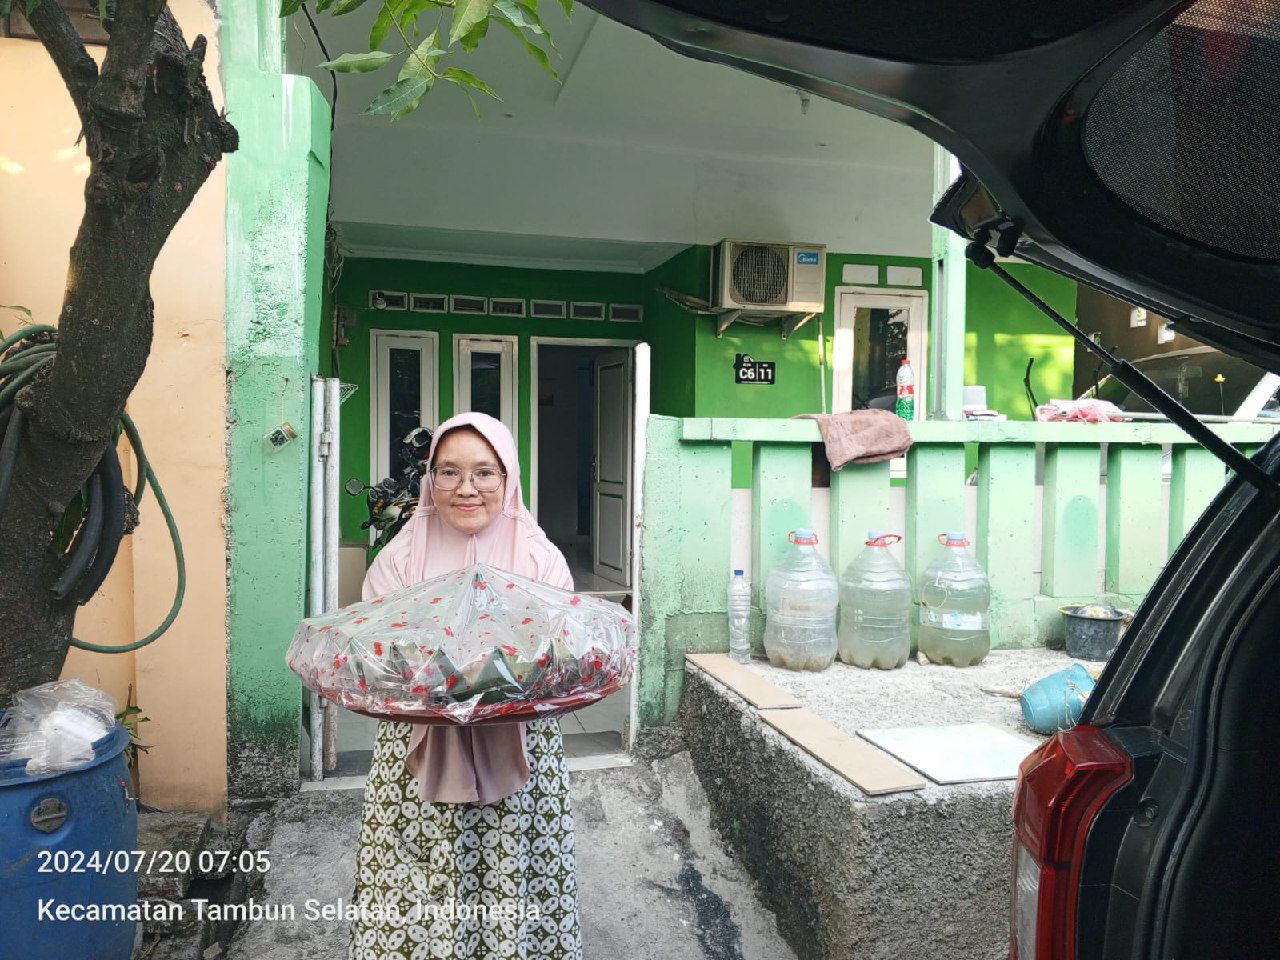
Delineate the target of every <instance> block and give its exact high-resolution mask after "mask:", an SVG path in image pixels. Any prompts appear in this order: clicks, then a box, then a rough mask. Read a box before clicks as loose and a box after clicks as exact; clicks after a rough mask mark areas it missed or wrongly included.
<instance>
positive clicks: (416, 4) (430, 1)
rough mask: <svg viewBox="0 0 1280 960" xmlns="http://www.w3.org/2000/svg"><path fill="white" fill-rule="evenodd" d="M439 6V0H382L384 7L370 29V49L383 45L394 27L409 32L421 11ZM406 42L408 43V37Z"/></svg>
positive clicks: (401, 31) (403, 32)
mask: <svg viewBox="0 0 1280 960" xmlns="http://www.w3.org/2000/svg"><path fill="white" fill-rule="evenodd" d="M438 6H440V4H439V2H438V0H382V9H381V10H379V11H378V16H377V19H375V20H374V21H373V28H372V29H371V30H370V31H369V49H370V50H377V49H378V48H379V47H381V46H382V42H383V41H384V40H386V39H387V34H389V33H390V32H391V28H392V27H398V28H399V32H400V33H402V34H407V33H408V32H409V30H410V29H411V28H412V27H413V25H414V23H415V22H416V21H417V19H418V15H419V14H420V13H423V12H424V11H426V10H430V9H431V8H432V7H438ZM405 43H406V44H407V43H408V40H407V39H406V41H405Z"/></svg>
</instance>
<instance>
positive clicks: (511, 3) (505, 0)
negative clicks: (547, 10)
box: [493, 0, 547, 37]
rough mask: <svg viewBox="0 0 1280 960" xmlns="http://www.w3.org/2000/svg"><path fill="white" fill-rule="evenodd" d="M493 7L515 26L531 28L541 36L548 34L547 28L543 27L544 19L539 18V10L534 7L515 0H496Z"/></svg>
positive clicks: (523, 28)
mask: <svg viewBox="0 0 1280 960" xmlns="http://www.w3.org/2000/svg"><path fill="white" fill-rule="evenodd" d="M493 8H494V9H495V10H497V11H498V13H500V14H501V15H502V16H503V17H504V18H506V19H507V20H509V21H510V22H511V24H512V25H513V26H516V27H519V28H520V29H522V30H529V31H530V32H532V33H536V34H538V36H540V37H545V36H546V35H547V31H546V28H545V27H543V25H542V21H541V20H540V19H539V18H538V12H537V10H535V9H534V8H532V7H526V6H524V5H522V4H518V3H516V2H515V0H494V4H493Z"/></svg>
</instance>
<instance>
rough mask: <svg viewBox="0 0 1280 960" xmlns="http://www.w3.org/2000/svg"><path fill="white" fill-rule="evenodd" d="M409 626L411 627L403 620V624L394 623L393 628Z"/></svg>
mask: <svg viewBox="0 0 1280 960" xmlns="http://www.w3.org/2000/svg"><path fill="white" fill-rule="evenodd" d="M408 625H409V624H407V623H405V622H404V621H403V620H402V621H401V622H399V623H393V624H392V625H391V626H393V627H407V626H408Z"/></svg>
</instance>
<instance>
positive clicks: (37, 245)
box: [0, 0, 227, 817]
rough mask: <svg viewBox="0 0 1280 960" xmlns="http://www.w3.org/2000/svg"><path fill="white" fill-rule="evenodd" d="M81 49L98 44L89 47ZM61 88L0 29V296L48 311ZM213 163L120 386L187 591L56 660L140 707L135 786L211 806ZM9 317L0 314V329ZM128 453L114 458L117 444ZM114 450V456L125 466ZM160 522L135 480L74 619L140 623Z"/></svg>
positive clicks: (220, 419) (219, 728) (214, 759)
mask: <svg viewBox="0 0 1280 960" xmlns="http://www.w3.org/2000/svg"><path fill="white" fill-rule="evenodd" d="M171 7H172V8H173V10H174V12H175V14H176V15H177V18H178V21H179V22H180V23H181V24H182V27H183V29H184V31H185V33H186V35H187V38H188V40H190V39H191V38H193V37H194V36H195V35H196V34H197V33H203V34H204V35H205V37H207V38H208V40H209V55H208V58H207V59H206V61H205V75H206V77H208V80H209V85H210V87H211V89H212V90H213V95H214V98H215V100H216V101H217V102H219V103H221V100H222V92H221V85H220V83H219V77H218V50H217V29H216V23H215V19H214V16H213V13H212V11H211V9H210V6H209V5H207V4H204V3H201V2H198V0H173V2H172V3H171ZM90 49H91V50H92V51H93V52H94V54H95V56H99V58H100V55H101V52H102V50H103V49H104V48H101V47H93V48H90ZM77 134H78V123H77V120H76V116H75V111H74V110H73V109H72V106H71V101H70V99H69V98H68V97H67V94H66V91H65V89H64V88H63V86H62V83H61V81H60V80H59V78H58V75H57V72H56V71H55V70H54V68H53V65H52V63H51V62H50V61H49V59H48V56H47V55H46V53H45V52H44V48H43V47H42V46H40V44H38V43H36V42H34V41H27V40H8V39H0V224H3V230H0V303H3V304H22V305H23V306H26V307H29V308H30V309H31V310H32V311H33V312H34V314H35V316H36V319H37V320H39V321H41V322H48V323H56V321H57V316H58V310H59V308H60V304H61V297H62V290H63V285H64V283H65V279H66V270H67V253H68V250H69V249H70V246H71V242H72V240H73V238H74V236H75V232H76V228H77V226H78V225H79V221H80V214H81V211H82V209H83V189H84V175H85V173H86V172H87V170H88V161H87V160H86V159H85V155H84V149H83V147H82V146H79V147H78V146H76V145H75V141H76V136H77ZM222 171H223V168H222V167H219V168H218V169H217V170H216V171H215V172H214V174H213V176H212V177H210V179H209V181H208V183H207V184H206V185H205V187H204V189H203V190H202V191H201V192H200V194H199V196H198V197H196V200H195V202H194V203H193V204H192V206H191V208H190V210H188V212H187V214H186V216H185V217H184V218H183V220H182V222H181V223H180V224H179V225H178V227H177V229H176V230H175V231H174V234H173V236H172V237H170V239H169V242H168V245H167V246H166V247H165V249H164V252H163V253H162V254H161V255H160V259H159V262H158V263H157V264H156V269H155V271H154V273H153V275H152V283H151V291H152V296H153V297H154V299H155V305H156V329H155V339H154V343H153V346H152V350H151V358H150V360H149V362H148V365H147V370H146V373H145V374H144V376H143V378H142V381H141V382H140V383H139V385H138V388H137V389H136V390H135V392H134V394H133V396H132V398H131V399H130V401H129V410H130V412H131V413H132V415H133V417H134V419H135V420H136V421H137V423H138V427H139V429H140V430H141V432H142V439H143V442H144V443H145V445H146V448H147V453H148V456H149V457H150V459H151V462H152V464H153V465H154V467H155V470H156V474H157V475H158V477H159V479H160V483H161V484H162V485H163V487H164V489H165V493H166V494H167V495H168V497H169V501H170V504H171V505H172V507H173V510H174V514H175V516H176V518H177V521H178V527H179V530H180V532H181V534H182V539H183V544H184V547H185V549H186V560H187V594H186V602H185V603H184V605H183V609H182V613H181V614H180V615H179V617H178V620H177V621H176V623H175V624H174V625H173V627H172V628H171V629H170V630H169V632H168V633H166V634H165V635H164V636H163V637H161V638H160V639H159V640H158V641H156V642H155V643H154V644H152V645H150V646H148V647H144V648H143V649H141V650H139V651H137V652H136V653H133V654H116V655H106V654H94V653H86V652H83V651H78V650H73V651H72V654H71V656H70V658H69V659H68V661H67V666H66V670H65V672H64V673H65V675H67V676H78V677H80V678H82V679H84V680H85V681H86V682H89V683H92V684H94V685H95V686H98V687H101V688H102V689H104V690H106V691H108V692H109V693H111V694H112V695H113V696H114V697H115V698H116V699H117V701H118V702H119V703H121V704H123V702H124V699H125V696H126V692H127V689H128V685H129V684H130V683H133V684H135V687H136V699H137V702H138V704H139V706H140V707H141V708H142V711H143V713H144V714H145V715H147V716H148V717H150V718H151V721H150V722H149V723H145V724H143V725H142V727H141V728H140V738H141V739H142V741H143V742H144V743H148V744H151V745H152V746H151V750H150V752H149V753H146V754H144V755H143V757H142V760H141V780H142V797H143V800H144V801H145V802H147V803H150V804H154V805H155V806H158V807H162V808H166V809H186V810H206V811H209V812H212V813H214V814H216V815H217V816H219V817H223V816H225V806H226V797H227V762H226V759H227V758H226V655H227V640H226V544H225V532H224V500H223V497H224V491H225V485H226V456H225V451H224V426H225V389H226V375H225V366H224V356H225V338H224V287H225V283H224V255H223V251H224V228H223V211H224V178H223V173H222ZM15 325H16V323H15V319H14V317H13V316H12V315H11V314H8V313H7V312H6V313H4V314H3V315H0V331H3V332H5V333H8V332H12V330H13V329H14V328H15ZM126 460H127V458H126ZM127 470H128V466H126V471H127ZM173 586H174V564H173V556H172V551H171V549H170V547H169V541H168V533H167V531H166V529H165V525H164V521H163V518H162V517H161V516H160V512H159V510H158V509H157V507H156V504H155V501H154V499H153V498H152V497H151V496H150V494H148V495H147V498H146V500H145V502H144V504H143V510H142V525H141V526H140V527H139V528H138V530H137V532H136V533H134V535H133V536H132V537H131V538H127V539H126V541H125V544H124V545H123V547H122V549H121V551H120V555H119V558H118V559H117V560H116V564H115V567H114V569H113V570H112V573H111V576H110V577H109V578H108V580H107V583H106V585H105V588H104V589H103V591H102V592H101V593H100V594H99V595H98V596H97V597H96V598H95V599H94V600H93V601H92V603H90V604H89V605H88V606H87V607H86V608H85V609H84V610H83V611H82V612H81V613H80V615H79V617H78V618H77V622H76V631H77V634H78V635H79V636H80V637H82V638H84V639H86V640H92V641H95V642H101V643H120V642H127V641H129V640H132V639H134V638H136V637H137V636H140V635H142V634H144V633H148V632H150V631H151V630H152V629H153V627H154V626H155V625H156V624H158V623H159V622H160V621H161V620H162V619H163V618H164V616H165V613H166V612H167V611H168V609H169V604H170V601H171V599H172V596H173Z"/></svg>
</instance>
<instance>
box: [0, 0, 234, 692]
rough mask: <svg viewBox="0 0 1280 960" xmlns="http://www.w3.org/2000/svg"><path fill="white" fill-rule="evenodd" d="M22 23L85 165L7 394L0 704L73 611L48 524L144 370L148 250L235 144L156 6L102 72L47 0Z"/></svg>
mask: <svg viewBox="0 0 1280 960" xmlns="http://www.w3.org/2000/svg"><path fill="white" fill-rule="evenodd" d="M30 20H31V23H32V26H33V28H34V29H35V31H36V33H37V34H38V35H39V37H40V39H41V41H42V42H43V43H44V44H45V47H46V48H47V49H48V50H49V52H50V55H51V56H52V58H53V60H54V62H55V64H57V66H58V69H59V71H60V72H61V74H62V78H63V81H64V82H65V83H66V85H67V89H68V91H69V92H70V94H71V96H72V100H73V102H74V103H75V105H76V108H77V111H78V112H79V114H80V118H81V121H82V123H83V124H84V131H83V134H84V139H85V144H86V149H87V152H88V154H89V160H90V171H89V176H88V179H87V181H86V184H85V212H84V217H83V219H82V221H81V223H80V230H79V232H78V234H77V236H76V241H75V244H74V245H73V247H72V249H71V262H70V269H69V271H68V275H67V287H66V293H65V296H64V299H63V306H62V312H61V315H60V317H59V321H58V331H59V332H58V348H57V353H56V354H55V357H54V360H53V362H52V363H51V364H50V365H49V366H48V367H46V368H45V370H44V371H43V372H42V373H41V374H40V375H39V376H38V377H37V378H36V379H35V380H34V381H32V383H30V384H29V385H28V386H26V387H25V388H23V389H22V390H21V391H20V392H19V394H18V397H17V400H16V407H17V409H18V410H20V411H21V412H22V413H23V417H24V422H23V430H22V433H21V438H20V441H19V447H18V459H17V464H16V466H15V472H14V477H13V483H12V487H11V489H10V492H9V498H8V501H7V503H6V504H5V505H4V509H3V512H2V513H0V665H2V666H0V709H3V707H4V706H5V705H6V704H7V703H8V701H9V698H10V697H11V695H12V694H13V693H14V692H16V691H18V690H21V689H24V688H25V687H29V686H32V685H35V684H39V683H44V682H47V681H50V680H55V679H57V677H58V675H59V674H60V673H61V671H62V665H63V662H64V660H65V659H66V654H67V648H68V645H69V642H70V638H71V631H72V628H73V625H74V622H75V612H76V606H75V604H74V603H73V602H71V601H70V600H65V601H59V600H57V599H55V597H54V595H53V593H52V592H51V588H52V586H53V584H54V583H55V582H56V581H57V579H58V577H59V576H60V575H61V573H62V570H63V568H64V566H65V561H64V559H63V557H62V556H61V555H60V554H59V553H58V552H57V551H56V550H55V549H54V533H55V530H56V529H57V527H58V525H59V522H60V520H61V519H62V516H63V513H64V512H65V511H66V509H67V505H68V504H69V503H71V502H72V501H73V499H74V498H75V495H76V493H77V492H78V491H79V490H80V489H81V487H83V486H84V484H85V482H86V481H87V480H88V478H89V476H90V474H91V473H92V472H93V470H94V469H95V467H96V466H97V464H98V461H99V459H100V458H101V456H102V453H103V451H104V450H105V449H106V446H107V444H108V443H110V442H112V440H113V437H114V430H115V426H116V424H117V422H118V420H119V417H120V413H121V411H122V410H123V409H124V405H125V401H126V400H127V399H128V397H129V394H130V393H131V392H132V390H133V388H134V386H135V385H136V384H137V382H138V379H139V378H140V377H141V376H142V372H143V369H144V368H145V366H146V361H147V354H148V353H149V351H150V348H151V337H152V320H153V308H152V303H151V298H150V294H149V282H150V277H151V270H152V267H153V266H154V264H155V261H156V257H157V256H158V255H159V253H160V250H161V248H162V247H163V246H164V244H165V241H166V240H167V239H168V237H169V234H170V233H171V232H172V230H173V228H174V226H175V225H176V224H177V222H178V220H179V218H180V217H181V216H182V214H183V212H184V211H185V210H186V209H187V207H188V205H189V204H190V203H191V200H192V198H193V197H194V196H195V194H196V193H197V191H198V190H199V189H200V187H201V186H202V185H203V184H204V182H205V180H206V179H207V178H208V176H209V174H210V172H212V170H213V169H214V168H215V167H216V166H217V165H218V162H219V161H220V160H221V157H222V155H223V153H224V152H229V151H231V150H234V149H235V147H236V133H235V130H234V129H233V128H232V127H231V125H230V124H228V123H227V122H226V119H225V118H224V117H223V116H222V115H221V114H220V113H219V112H218V111H217V110H215V109H214V106H213V102H212V99H211V98H210V96H209V90H208V87H207V86H206V84H205V81H204V74H203V60H204V51H205V43H204V38H203V37H197V38H196V41H195V43H194V44H193V45H192V47H191V48H188V47H187V45H186V42H185V40H184V39H183V37H182V33H181V31H180V30H179V28H178V25H177V23H176V22H175V21H174V19H173V17H172V15H171V14H170V13H169V12H168V11H167V10H166V9H165V7H164V5H163V3H156V2H155V0H119V2H118V3H117V5H116V13H115V19H114V21H112V22H110V23H109V29H110V31H111V43H110V45H109V46H108V49H107V55H106V57H105V58H104V61H103V65H102V71H101V75H100V76H99V75H98V70H97V67H96V65H95V64H94V63H93V61H92V59H90V58H89V57H88V54H87V53H86V52H85V51H84V47H83V45H82V44H81V43H80V41H79V39H78V38H77V37H76V36H75V33H74V31H73V30H72V29H71V27H70V24H69V22H68V21H67V17H66V13H65V12H64V11H63V9H62V7H61V5H60V4H59V3H57V2H56V0H44V2H42V3H40V4H39V5H38V6H37V7H36V8H35V9H34V10H33V11H32V13H31V15H30Z"/></svg>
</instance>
